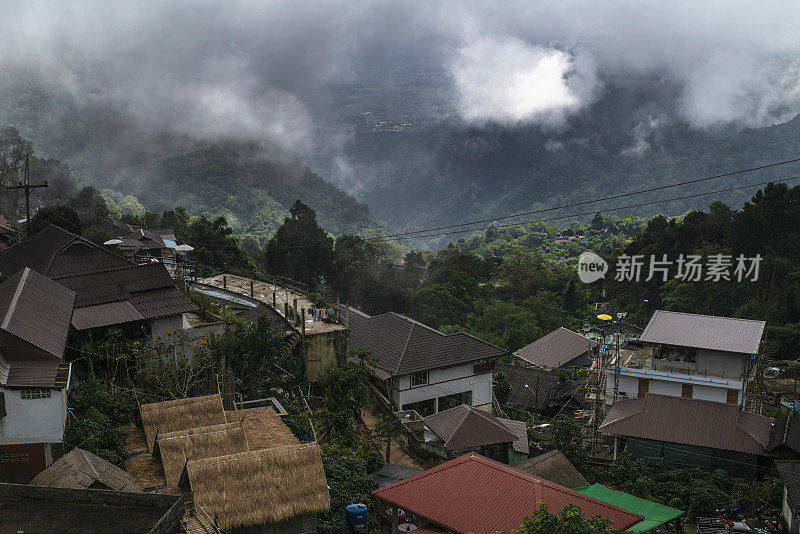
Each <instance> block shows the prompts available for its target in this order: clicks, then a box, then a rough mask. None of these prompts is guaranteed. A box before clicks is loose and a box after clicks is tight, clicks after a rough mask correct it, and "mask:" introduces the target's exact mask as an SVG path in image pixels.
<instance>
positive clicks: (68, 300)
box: [0, 267, 75, 362]
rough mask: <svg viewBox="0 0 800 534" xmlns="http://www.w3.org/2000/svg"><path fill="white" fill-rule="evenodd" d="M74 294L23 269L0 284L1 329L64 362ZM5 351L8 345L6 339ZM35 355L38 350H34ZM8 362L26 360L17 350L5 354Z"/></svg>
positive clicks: (4, 343) (35, 273) (34, 272)
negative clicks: (62, 359)
mask: <svg viewBox="0 0 800 534" xmlns="http://www.w3.org/2000/svg"><path fill="white" fill-rule="evenodd" d="M74 302H75V292H73V291H72V290H70V289H67V288H65V287H64V286H62V285H60V284H59V283H57V282H54V281H52V280H50V279H48V278H46V277H45V276H42V275H41V274H39V273H37V272H36V271H33V270H32V269H29V268H27V267H26V268H24V269H22V270H20V271H18V272H17V273H15V274H13V275H12V276H11V278H9V279H8V280H6V281H5V282H3V283H2V284H0V330H1V331H2V333H3V337H5V334H10V335H12V336H15V337H16V338H19V339H21V340H22V341H24V342H26V343H28V344H30V345H32V346H33V347H35V348H36V349H38V350H39V351H42V352H43V353H45V354H47V355H49V356H52V357H53V358H58V359H61V358H62V357H63V355H64V347H65V346H66V343H67V335H68V334H69V324H70V320H71V318H72V305H73V303H74ZM2 345H3V348H5V347H6V345H8V341H7V340H3V343H2ZM34 352H36V351H34ZM4 357H5V359H6V360H7V361H9V362H10V361H11V360H16V359H25V355H21V354H18V353H17V351H15V350H10V351H5V352H4Z"/></svg>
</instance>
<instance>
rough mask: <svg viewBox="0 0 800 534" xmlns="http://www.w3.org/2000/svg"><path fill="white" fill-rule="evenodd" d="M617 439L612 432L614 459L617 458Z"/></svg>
mask: <svg viewBox="0 0 800 534" xmlns="http://www.w3.org/2000/svg"><path fill="white" fill-rule="evenodd" d="M618 439H619V438H618V437H617V435H616V434H614V460H616V459H617V440H618Z"/></svg>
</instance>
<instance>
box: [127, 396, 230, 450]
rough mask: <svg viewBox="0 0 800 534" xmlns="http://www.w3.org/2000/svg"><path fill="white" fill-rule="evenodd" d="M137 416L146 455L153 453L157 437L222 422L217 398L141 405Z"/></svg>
mask: <svg viewBox="0 0 800 534" xmlns="http://www.w3.org/2000/svg"><path fill="white" fill-rule="evenodd" d="M139 413H140V414H141V417H142V426H143V427H144V433H145V436H146V437H147V448H148V450H149V451H150V452H153V445H154V444H155V439H156V435H157V434H164V433H167V432H175V431H176V430H187V429H190V428H199V427H203V426H211V425H220V424H223V423H225V422H226V421H225V410H224V408H223V407H222V397H221V396H220V395H219V394H217V395H206V396H204V397H189V398H185V399H176V400H171V401H164V402H154V403H152V404H142V405H141V406H140V407H139Z"/></svg>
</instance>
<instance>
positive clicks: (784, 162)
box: [384, 158, 800, 237]
mask: <svg viewBox="0 0 800 534" xmlns="http://www.w3.org/2000/svg"><path fill="white" fill-rule="evenodd" d="M797 162H800V158H795V159H790V160H786V161H780V162H777V163H769V164H766V165H760V166H758V167H751V168H749V169H740V170H738V171H730V172H725V173H722V174H715V175H713V176H706V177H704V178H695V179H693V180H685V181H683V182H676V183H674V184H669V185H662V186H658V187H651V188H649V189H641V190H639V191H631V192H628V193H620V194H617V195H612V196H609V197H604V198H595V199H592V200H584V201H581V202H573V203H571V204H565V205H561V206H554V207H551V208H542V209H538V210H533V211H525V212H521V213H517V214H515V215H504V216H502V217H493V218H490V219H482V220H478V221H471V222H465V223H458V224H451V225H448V226H439V227H436V228H428V229H425V230H411V231H408V232H402V233H397V234H391V235H388V236H384V237H397V236H405V235H410V234H417V233H421V232H432V231H435V230H448V229H450V228H459V227H462V226H469V225H471V224H482V223H487V222H493V221H499V220H504V219H511V218H514V217H522V216H523V215H533V214H534V213H545V212H548V211H553V210H558V209H563V208H573V207H577V206H583V205H586V204H593V203H595V202H602V201H605V200H615V199H618V198H623V197H628V196H632V195H640V194H644V193H652V192H654V191H660V190H662V189H669V188H672V187H678V186H682V185H688V184H695V183H699V182H706V181H708V180H714V179H716V178H724V177H726V176H734V175H737V174H744V173H748V172H753V171H758V170H763V169H768V168H770V167H778V166H780V165H788V164H789V163H797Z"/></svg>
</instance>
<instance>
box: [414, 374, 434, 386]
mask: <svg viewBox="0 0 800 534" xmlns="http://www.w3.org/2000/svg"><path fill="white" fill-rule="evenodd" d="M423 377H424V378H423ZM430 378H431V377H430V374H428V371H420V372H418V373H411V377H410V380H411V387H412V388H418V387H422V386H427V385H428V384H429V383H430Z"/></svg>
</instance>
